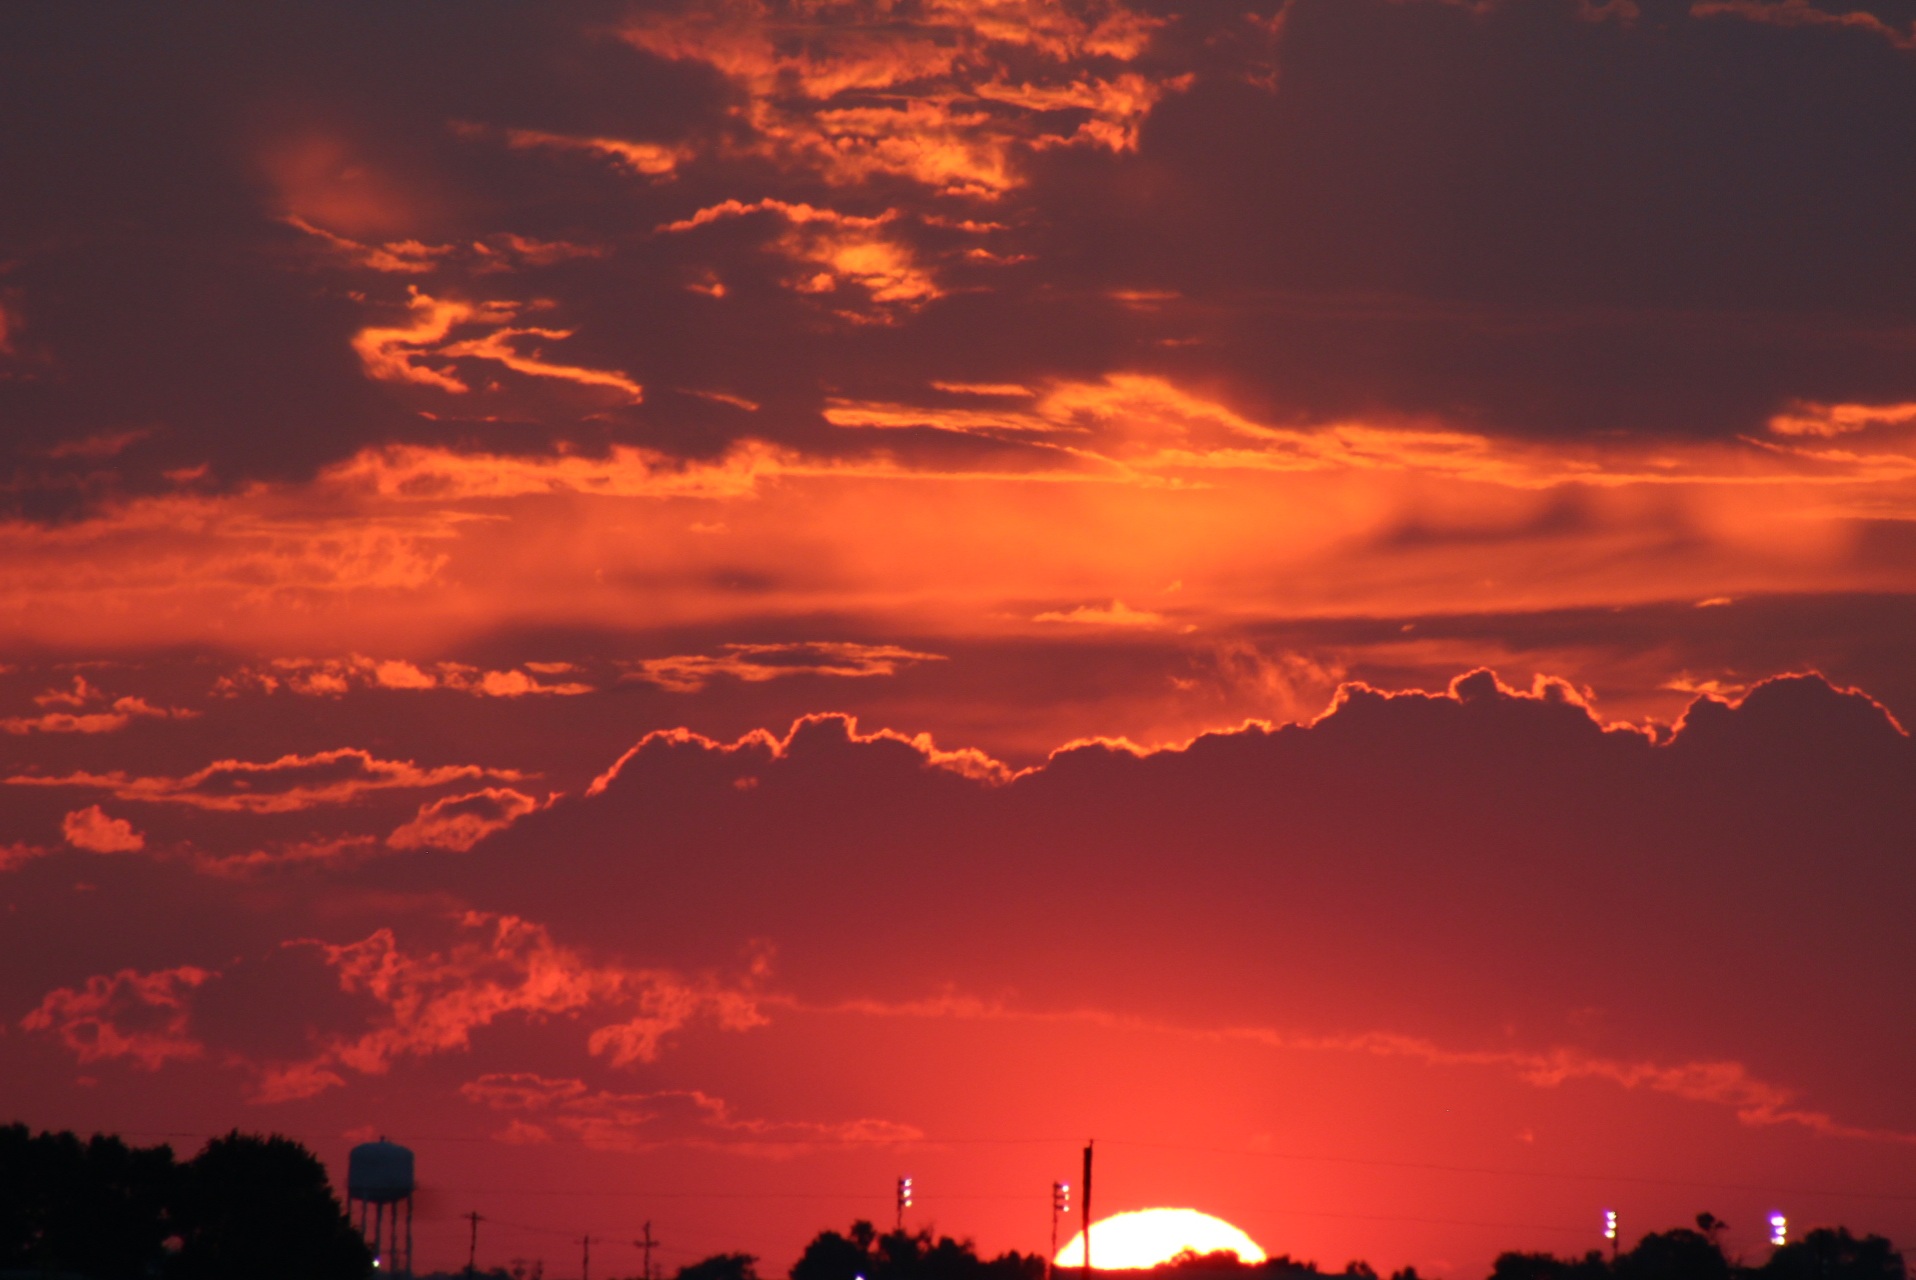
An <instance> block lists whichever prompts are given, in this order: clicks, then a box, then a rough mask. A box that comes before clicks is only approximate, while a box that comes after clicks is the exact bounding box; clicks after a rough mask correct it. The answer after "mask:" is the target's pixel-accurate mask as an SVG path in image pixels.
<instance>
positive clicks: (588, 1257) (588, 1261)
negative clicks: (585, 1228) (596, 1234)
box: [579, 1236, 592, 1280]
mask: <svg viewBox="0 0 1916 1280" xmlns="http://www.w3.org/2000/svg"><path fill="white" fill-rule="evenodd" d="M579 1244H580V1246H581V1247H582V1248H583V1249H584V1250H585V1253H584V1254H583V1255H582V1256H581V1257H580V1259H579V1275H580V1277H581V1280H592V1237H591V1236H586V1237H585V1238H584V1239H582V1240H580V1241H579Z"/></svg>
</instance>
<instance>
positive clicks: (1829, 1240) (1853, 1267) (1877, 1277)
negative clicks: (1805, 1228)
mask: <svg viewBox="0 0 1916 1280" xmlns="http://www.w3.org/2000/svg"><path fill="white" fill-rule="evenodd" d="M1755 1274H1757V1275H1760V1276H1762V1277H1763V1280H1905V1278H1906V1275H1907V1271H1906V1269H1905V1268H1904V1265H1903V1255H1902V1254H1900V1253H1898V1252H1896V1249H1895V1246H1893V1245H1891V1244H1890V1242H1889V1241H1887V1240H1885V1239H1883V1237H1881V1236H1864V1237H1863V1238H1862V1239H1861V1240H1858V1239H1857V1238H1856V1237H1855V1236H1853V1235H1851V1234H1850V1233H1849V1232H1848V1231H1847V1230H1846V1229H1844V1228H1842V1227H1837V1228H1835V1229H1833V1230H1832V1229H1831V1228H1828V1227H1819V1228H1817V1229H1816V1230H1815V1231H1812V1232H1810V1233H1809V1234H1808V1235H1806V1236H1804V1237H1803V1238H1802V1239H1801V1240H1799V1241H1797V1242H1796V1243H1795V1244H1786V1245H1784V1246H1783V1247H1782V1248H1780V1249H1778V1250H1777V1251H1776V1252H1775V1253H1772V1254H1771V1255H1770V1260H1769V1262H1768V1263H1767V1264H1765V1265H1764V1267H1763V1268H1762V1270H1761V1271H1759V1272H1756V1273H1755Z"/></svg>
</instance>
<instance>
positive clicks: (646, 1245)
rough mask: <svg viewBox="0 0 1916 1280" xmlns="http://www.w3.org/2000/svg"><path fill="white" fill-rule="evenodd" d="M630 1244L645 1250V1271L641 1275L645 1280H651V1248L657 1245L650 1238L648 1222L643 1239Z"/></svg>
mask: <svg viewBox="0 0 1916 1280" xmlns="http://www.w3.org/2000/svg"><path fill="white" fill-rule="evenodd" d="M632 1243H633V1244H635V1245H637V1246H639V1248H641V1249H643V1250H645V1271H644V1273H643V1275H644V1277H645V1280H652V1247H653V1246H654V1245H656V1244H658V1243H659V1242H658V1241H657V1240H654V1239H653V1238H652V1224H651V1223H649V1222H648V1223H646V1224H645V1238H644V1239H642V1240H634V1241H633V1242H632Z"/></svg>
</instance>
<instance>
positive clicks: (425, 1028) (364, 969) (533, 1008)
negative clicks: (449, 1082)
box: [258, 913, 763, 1101]
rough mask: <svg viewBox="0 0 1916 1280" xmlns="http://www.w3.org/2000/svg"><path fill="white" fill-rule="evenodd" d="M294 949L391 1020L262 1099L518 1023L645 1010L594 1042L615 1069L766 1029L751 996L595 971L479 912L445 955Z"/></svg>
mask: <svg viewBox="0 0 1916 1280" xmlns="http://www.w3.org/2000/svg"><path fill="white" fill-rule="evenodd" d="M288 945H289V946H297V947H311V948H314V949H316V950H317V952H318V953H319V955H320V956H321V957H322V958H323V959H324V961H325V963H326V964H327V965H328V966H329V967H331V968H332V969H333V970H334V971H335V972H336V973H337V975H338V978H339V985H340V989H341V990H342V991H344V992H347V993H349V994H360V995H365V996H368V997H370V998H371V999H372V1000H373V1001H374V1003H375V1004H376V1005H377V1006H378V1008H379V1010H380V1012H379V1014H378V1016H377V1017H376V1018H375V1019H374V1025H372V1026H371V1027H370V1028H369V1029H368V1030H366V1031H364V1032H363V1033H361V1034H358V1035H349V1036H343V1037H337V1038H334V1039H332V1040H331V1041H329V1042H328V1043H327V1044H325V1045H324V1046H323V1047H322V1048H321V1049H320V1051H319V1052H318V1053H317V1054H316V1055H314V1056H313V1057H312V1058H310V1059H306V1060H303V1061H300V1062H293V1063H281V1064H276V1065H274V1066H272V1067H269V1068H267V1069H265V1070H264V1072H263V1074H262V1076H261V1080H260V1084H259V1088H258V1097H259V1100H261V1101H284V1100H287V1099H291V1098H299V1097H307V1096H310V1095H311V1094H313V1093H317V1092H320V1091H322V1090H324V1089H326V1088H329V1087H332V1086H334V1085H337V1084H341V1083H343V1082H344V1078H343V1077H342V1076H341V1074H340V1073H341V1072H342V1071H353V1072H356V1073H359V1074H363V1075H382V1074H384V1073H385V1072H386V1071H387V1070H388V1069H389V1068H390V1067H391V1065H392V1063H393V1062H394V1061H395V1060H397V1059H399V1058H403V1057H423V1056H430V1055H434V1054H440V1053H448V1052H453V1051H457V1050H463V1049H465V1048H467V1047H468V1046H469V1045H470V1043H471V1037H472V1034H473V1033H474V1032H475V1031H477V1030H480V1029H481V1028H484V1027H488V1026H491V1025H492V1024H493V1023H495V1022H497V1021H498V1020H500V1019H501V1018H505V1017H508V1016H514V1015H517V1016H525V1017H542V1016H549V1015H553V1014H560V1013H576V1014H583V1013H585V1012H586V1011H588V1010H591V1009H598V1010H601V1011H615V1012H623V1011H632V1010H636V1012H635V1014H634V1016H633V1017H631V1019H630V1020H629V1021H626V1022H620V1023H613V1024H610V1025H608V1026H606V1027H602V1028H600V1029H599V1030H598V1031H596V1032H594V1033H593V1035H592V1037H591V1041H590V1044H591V1050H592V1052H594V1053H603V1054H605V1055H606V1056H608V1057H609V1058H610V1059H611V1060H612V1062H613V1064H614V1065H615V1066H616V1065H625V1064H627V1063H631V1062H638V1061H650V1060H651V1059H652V1058H653V1057H655V1056H656V1055H657V1054H658V1052H659V1051H660V1048H661V1046H662V1044H663V1042H664V1040H665V1038H666V1037H667V1036H668V1035H670V1034H671V1033H672V1032H674V1031H676V1030H678V1029H679V1028H681V1027H683V1026H685V1025H686V1024H687V1023H689V1022H691V1021H693V1020H694V1019H699V1018H705V1019H709V1020H710V1021H712V1022H713V1023H714V1024H715V1025H717V1026H719V1027H721V1028H725V1029H729V1030H745V1029H749V1028H750V1027H753V1026H757V1025H760V1023H761V1022H762V1021H763V1016H762V1015H761V1014H759V1013H758V1011H757V1006H756V1003H755V997H754V996H753V995H752V994H751V992H750V991H749V990H748V989H746V988H743V987H738V986H726V985H724V984H722V983H720V982H718V981H717V980H716V979H703V980H698V981H693V980H688V979H686V978H684V977H682V976H680V975H678V974H674V973H670V972H667V971H664V970H654V969H629V968H623V967H619V966H610V965H598V964H594V963H592V962H591V961H589V960H587V959H586V958H585V957H584V956H582V955H581V954H580V953H578V952H577V951H574V950H572V949H570V948H566V947H562V946H560V945H558V944H557V943H555V942H553V940H552V938H551V936H550V935H549V934H548V933H547V931H546V930H545V929H544V928H543V927H542V926H540V925H537V924H534V923H532V922H530V921H526V920H522V919H519V918H518V917H515V916H493V915H484V914H479V913H469V914H467V915H465V916H464V917H462V919H461V933H460V936H459V937H458V938H457V939H455V941H454V942H453V943H452V945H451V946H450V947H447V948H445V949H444V950H438V951H413V952H409V951H406V950H404V949H402V948H401V947H400V946H399V943H398V940H397V938H396V937H395V935H394V934H393V932H392V930H390V929H380V930H378V931H377V932H375V933H373V934H372V935H370V936H368V937H366V938H364V939H362V940H361V941H359V942H354V943H347V944H344V945H339V946H335V945H332V944H330V943H325V942H320V941H316V940H307V941H303V942H299V943H289V944H288Z"/></svg>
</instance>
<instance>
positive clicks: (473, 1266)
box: [460, 1209, 485, 1278]
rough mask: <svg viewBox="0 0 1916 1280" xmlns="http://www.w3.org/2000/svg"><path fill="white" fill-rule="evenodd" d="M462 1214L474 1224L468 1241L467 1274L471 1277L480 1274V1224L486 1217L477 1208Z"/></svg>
mask: <svg viewBox="0 0 1916 1280" xmlns="http://www.w3.org/2000/svg"><path fill="white" fill-rule="evenodd" d="M460 1216H461V1217H463V1218H465V1220H466V1221H467V1222H470V1223H471V1224H472V1238H471V1239H470V1240H469V1241H468V1242H467V1243H466V1275H467V1277H469V1278H470V1277H472V1276H475V1275H478V1274H479V1265H478V1264H479V1224H480V1223H481V1222H484V1221H485V1219H484V1218H482V1217H480V1216H479V1211H478V1210H477V1209H474V1210H473V1211H472V1212H471V1213H467V1214H462V1215H460Z"/></svg>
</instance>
